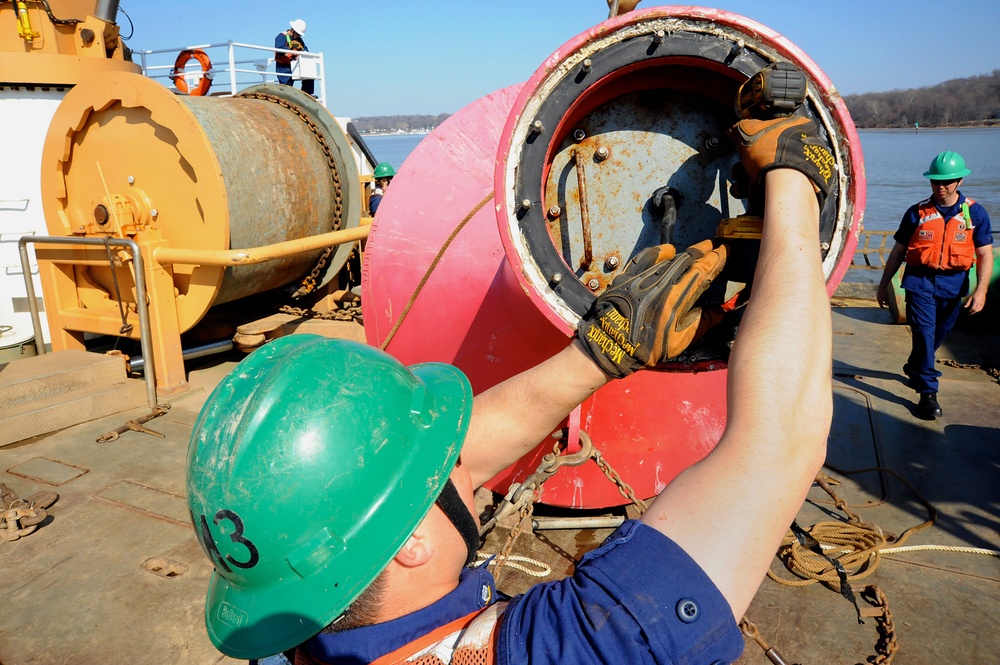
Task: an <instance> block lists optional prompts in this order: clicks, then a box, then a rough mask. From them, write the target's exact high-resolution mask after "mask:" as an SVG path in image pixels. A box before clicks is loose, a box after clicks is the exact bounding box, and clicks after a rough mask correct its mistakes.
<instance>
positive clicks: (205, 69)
mask: <svg viewBox="0 0 1000 665" xmlns="http://www.w3.org/2000/svg"><path fill="white" fill-rule="evenodd" d="M191 58H194V59H195V60H197V61H198V63H199V64H201V80H200V81H198V85H197V86H195V87H194V88H193V89H190V90H189V89H188V84H187V79H185V78H184V66H185V65H186V64H187V63H188V61H189V60H191ZM211 70H212V61H211V60H210V59H209V57H208V54H207V53H205V52H204V51H202V50H201V49H198V48H196V49H186V50H184V51H181V52H180V53H178V54H177V59H176V60H174V71H173V74H172V75H171V78H172V79H173V81H174V85H175V86H176V87H177V90H178V91H180V92H184V93H187V94H189V95H194V96H195V97H202V96H204V95H207V94H208V89H209V88H211V87H212V79H211V77H210V76H209V72H211Z"/></svg>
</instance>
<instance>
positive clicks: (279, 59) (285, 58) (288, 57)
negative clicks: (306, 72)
mask: <svg viewBox="0 0 1000 665" xmlns="http://www.w3.org/2000/svg"><path fill="white" fill-rule="evenodd" d="M284 35H285V48H287V49H293V50H295V51H301V50H302V42H300V41H299V40H297V39H294V40H293V39H292V36H291V35H290V34H288V33H287V32H285V33H284ZM297 57H298V56H297V55H295V54H294V53H275V54H274V61H275V62H276V63H278V64H279V65H288V64H291V62H292V60H294V59H295V58H297Z"/></svg>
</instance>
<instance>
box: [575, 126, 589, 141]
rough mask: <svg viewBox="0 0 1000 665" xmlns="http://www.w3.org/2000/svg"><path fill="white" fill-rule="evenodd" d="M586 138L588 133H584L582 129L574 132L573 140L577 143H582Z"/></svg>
mask: <svg viewBox="0 0 1000 665" xmlns="http://www.w3.org/2000/svg"><path fill="white" fill-rule="evenodd" d="M585 138H587V132H585V131H583V130H582V129H574V130H573V139H574V140H575V141H582V140H583V139H585Z"/></svg>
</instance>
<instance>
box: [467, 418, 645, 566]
mask: <svg viewBox="0 0 1000 665" xmlns="http://www.w3.org/2000/svg"><path fill="white" fill-rule="evenodd" d="M564 434H565V432H564V431H563V430H560V431H559V432H556V433H555V434H553V436H555V437H557V439H558V440H557V441H556V442H555V443H554V444H553V445H552V452H551V453H546V454H545V456H544V457H542V461H541V463H539V465H538V468H537V469H536V470H535V472H534V473H532V474H531V475H530V476H528V477H527V478H526V479H525V481H524V482H523V483H514V484H512V485H511V486H510V489H509V490H508V491H507V496H505V497H504V500H503V501H502V502H501V503H500V506H499V507H498V508H497V511H496V513H494V515H493V517H492V518H491V519H490V520H489V521H488V522H486V524H484V525H483V526H482V528H481V529H480V530H479V535H480V536H483V535H485V534H486V533H487V532H488V531H489V530H490V529H491V528H492V527H493V526H494V525H495V524H496V523H497V521H498V520H501V519H505V518H507V517H509V516H511V515H513V514H515V513H516V514H517V522H516V523H515V524H514V526H513V527H512V528H511V530H510V533H508V534H507V540H506V541H505V542H504V545H503V547H502V548H500V553H499V554H498V555H497V558H496V563H495V564H494V568H493V570H494V574H495V575H496V576H497V578H498V579H499V575H500V570H501V569H502V568H503V566H504V565H505V564H506V563H507V560H508V558H509V557H510V553H511V552H512V551H513V549H514V541H516V540H517V537H518V536H520V535H521V533H522V532H523V531H524V527H525V526H526V525H527V524H530V523H531V516H532V514H533V512H534V503H535V501H537V500H538V497H539V496H540V495H541V489H542V484H543V483H544V482H545V481H546V480H548V479H549V478H551V477H552V476H554V475H555V473H556V471H558V470H559V468H560V467H562V466H578V465H580V464H583V463H584V462H586V461H587V460H588V459H592V460H594V462H595V463H596V464H597V466H598V468H600V469H601V471H602V472H604V475H605V476H606V477H607V478H608V480H610V481H611V482H613V483H614V484H615V486H616V487H617V488H618V491H619V492H621V495H622V496H623V497H625V498H626V499H628V500H629V501H631V502H632V503H633V504H634V505H635V506H636V507H637V508H638V510H639V512H640V514H641V513H642V512H645V510H646V507H647V506H646V503H645V502H644V501H642V500H641V499H639V498H637V497H636V495H635V490H633V489H632V487H631V486H630V485H629V484H628V483H627V482H625V481H624V480H622V477H621V476H620V475H619V474H618V472H617V471H615V470H614V468H613V467H612V466H611V464H609V463H608V462H607V460H605V459H604V457H603V456H602V455H601V451H600V450H598V449H597V447H596V446H594V442H593V440H592V439H591V438H590V435H589V434H587V433H586V432H584V431H583V430H580V450H578V451H577V452H575V453H570V454H568V455H561V454H560V453H561V452H562V446H563V444H562V438H563V436H564Z"/></svg>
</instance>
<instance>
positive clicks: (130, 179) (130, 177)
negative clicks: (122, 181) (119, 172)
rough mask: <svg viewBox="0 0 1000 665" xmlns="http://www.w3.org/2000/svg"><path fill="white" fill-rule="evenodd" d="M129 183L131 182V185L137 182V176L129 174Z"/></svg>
mask: <svg viewBox="0 0 1000 665" xmlns="http://www.w3.org/2000/svg"><path fill="white" fill-rule="evenodd" d="M128 184H130V185H134V184H135V178H134V177H133V176H129V177H128Z"/></svg>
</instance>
